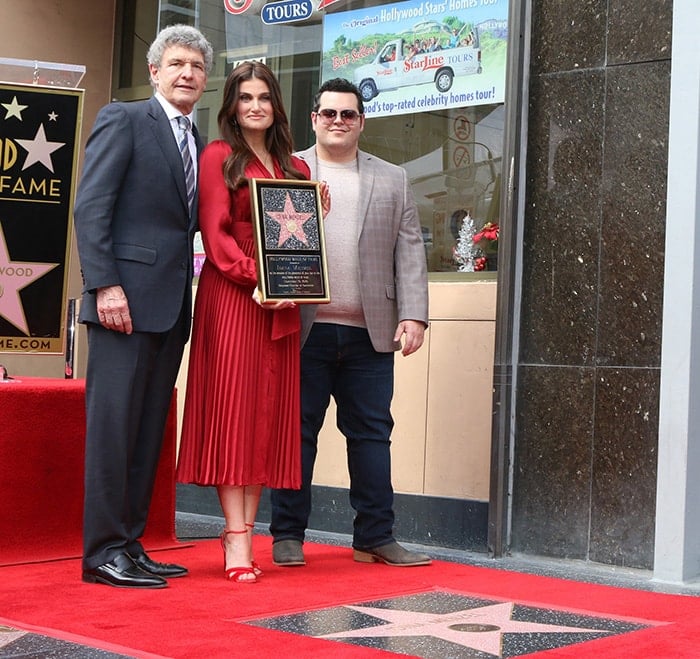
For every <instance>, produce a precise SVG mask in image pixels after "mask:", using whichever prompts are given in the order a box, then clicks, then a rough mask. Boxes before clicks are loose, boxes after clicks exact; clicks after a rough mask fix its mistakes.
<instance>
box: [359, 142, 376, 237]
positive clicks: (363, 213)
mask: <svg viewBox="0 0 700 659" xmlns="http://www.w3.org/2000/svg"><path fill="white" fill-rule="evenodd" d="M357 168H358V171H359V173H360V190H361V191H362V192H361V194H360V199H359V200H358V204H357V211H358V213H359V214H360V220H361V221H362V230H364V227H365V223H366V221H367V218H368V217H369V215H370V213H369V200H370V199H371V198H372V191H373V188H374V179H375V166H374V159H373V158H372V156H370V155H369V154H368V153H365V152H364V151H358V152H357ZM362 230H361V231H360V235H362Z"/></svg>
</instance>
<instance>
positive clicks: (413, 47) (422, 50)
mask: <svg viewBox="0 0 700 659" xmlns="http://www.w3.org/2000/svg"><path fill="white" fill-rule="evenodd" d="M417 27H419V26H415V27H414V32H413V33H412V35H411V36H409V35H406V36H405V37H404V36H399V37H397V38H396V39H392V40H390V41H387V43H385V44H384V46H383V48H382V49H381V50H380V51H379V52H378V53H377V55H376V57H375V58H374V60H373V61H372V62H371V63H370V64H365V65H363V66H359V67H357V68H356V69H355V71H354V73H353V81H354V83H355V84H356V85H357V87H358V89H359V90H360V93H361V94H362V98H363V100H365V101H371V100H372V99H373V98H374V97H375V96H377V95H378V94H379V92H383V91H388V90H392V89H399V88H401V87H406V86H408V85H420V84H423V83H426V82H432V83H434V84H435V87H436V88H437V90H438V91H439V92H443V93H444V92H447V91H449V90H450V88H451V87H452V81H453V80H454V78H455V76H462V75H471V74H474V73H481V72H482V67H481V48H480V45H479V32H478V30H477V29H476V28H472V29H468V25H463V26H462V29H461V30H456V29H454V30H449V29H447V28H446V26H444V25H443V26H441V27H442V28H443V30H445V36H437V35H436V34H435V33H433V36H427V37H425V38H422V37H421V36H420V33H419V32H417V31H416V28H417Z"/></svg>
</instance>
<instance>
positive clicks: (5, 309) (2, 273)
mask: <svg viewBox="0 0 700 659" xmlns="http://www.w3.org/2000/svg"><path fill="white" fill-rule="evenodd" d="M57 265H59V264H58V263H35V262H23V261H10V255H9V253H8V251H7V242H6V241H5V234H4V233H3V230H2V227H1V226H0V316H2V317H3V318H5V319H6V320H7V321H9V322H10V323H12V324H13V325H14V326H15V327H16V328H17V329H19V330H21V331H22V332H24V333H25V334H26V335H27V336H29V327H28V326H27V319H26V316H25V315H24V307H23V306H22V300H21V299H20V296H19V292H20V291H21V290H22V289H23V288H25V287H26V286H29V284H31V283H32V282H35V281H36V280H37V279H40V278H41V277H43V276H44V275H45V274H46V273H47V272H49V271H50V270H53V269H54V268H55V267H56V266H57Z"/></svg>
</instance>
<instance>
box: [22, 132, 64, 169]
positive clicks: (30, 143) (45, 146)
mask: <svg viewBox="0 0 700 659" xmlns="http://www.w3.org/2000/svg"><path fill="white" fill-rule="evenodd" d="M15 142H17V143H18V144H19V145H20V146H21V147H22V148H23V149H24V150H25V151H26V152H27V158H26V160H25V161H24V165H22V171H24V170H25V169H27V167H30V166H31V165H33V164H34V163H35V162H40V163H41V164H42V165H44V167H46V169H48V170H49V171H50V172H52V173H53V162H52V161H51V154H52V153H53V152H54V151H57V150H58V149H60V148H61V147H62V146H65V144H66V143H65V142H48V141H47V140H46V133H45V132H44V124H40V125H39V129H38V130H37V131H36V135H35V136H34V139H33V140H20V139H17V138H15Z"/></svg>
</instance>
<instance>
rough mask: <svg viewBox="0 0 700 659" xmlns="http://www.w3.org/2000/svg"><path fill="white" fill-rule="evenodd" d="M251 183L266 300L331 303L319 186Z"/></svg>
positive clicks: (273, 181) (310, 183)
mask: <svg viewBox="0 0 700 659" xmlns="http://www.w3.org/2000/svg"><path fill="white" fill-rule="evenodd" d="M249 182H250V200H251V205H252V213H253V233H254V235H255V244H256V257H257V259H256V263H257V268H258V288H259V289H260V297H261V299H262V301H263V302H266V301H274V300H293V301H294V302H297V303H314V304H324V303H328V302H330V293H329V290H328V268H327V263H326V250H325V243H324V236H323V211H322V208H321V192H320V185H319V183H318V181H296V180H290V179H262V178H252V179H250V180H249Z"/></svg>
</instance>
